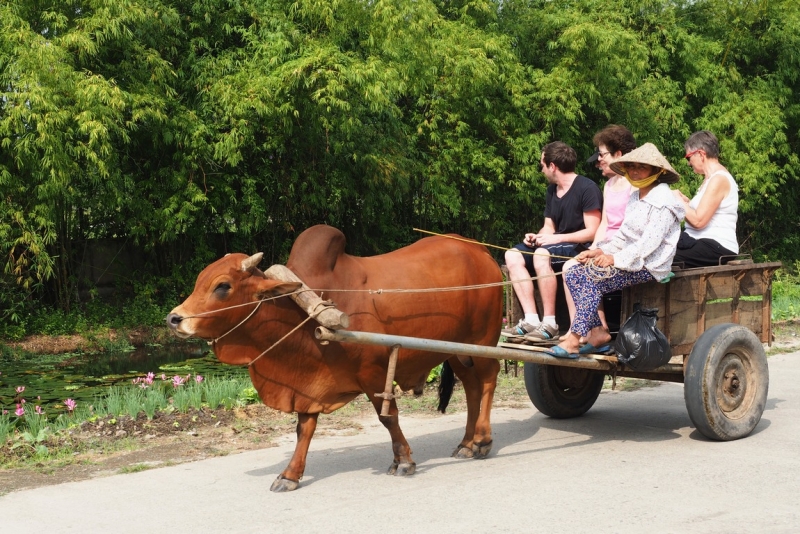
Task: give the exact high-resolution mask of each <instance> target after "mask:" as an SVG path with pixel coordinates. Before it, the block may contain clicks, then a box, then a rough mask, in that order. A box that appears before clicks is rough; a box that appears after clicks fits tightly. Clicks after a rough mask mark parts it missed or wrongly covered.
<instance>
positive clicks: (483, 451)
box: [472, 441, 492, 460]
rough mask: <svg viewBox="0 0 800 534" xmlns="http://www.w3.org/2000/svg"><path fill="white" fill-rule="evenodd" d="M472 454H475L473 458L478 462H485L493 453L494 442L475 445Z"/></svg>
mask: <svg viewBox="0 0 800 534" xmlns="http://www.w3.org/2000/svg"><path fill="white" fill-rule="evenodd" d="M472 452H473V453H474V456H473V458H475V459H476V460H483V459H484V458H486V457H487V456H489V453H490V452H492V442H491V441H488V442H487V443H482V444H476V445H473V451H472Z"/></svg>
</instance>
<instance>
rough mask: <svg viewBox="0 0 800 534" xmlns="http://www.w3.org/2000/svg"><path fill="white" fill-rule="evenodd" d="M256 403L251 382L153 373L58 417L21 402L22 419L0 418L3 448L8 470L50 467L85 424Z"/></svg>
mask: <svg viewBox="0 0 800 534" xmlns="http://www.w3.org/2000/svg"><path fill="white" fill-rule="evenodd" d="M254 402H260V401H259V400H258V396H257V395H256V393H255V390H254V389H253V387H252V384H251V383H250V380H249V378H247V377H239V378H217V377H211V378H210V379H204V378H203V377H199V375H198V377H195V378H194V379H190V377H189V376H188V375H187V376H186V377H185V378H184V377H179V376H175V377H172V378H171V379H166V380H160V379H156V378H154V376H153V375H152V374H150V375H148V376H147V377H145V378H142V379H141V380H139V381H138V382H136V383H134V384H131V385H129V386H112V387H110V388H108V394H107V395H106V396H105V397H102V398H97V399H96V400H95V402H94V404H93V405H91V406H79V407H76V408H75V409H74V410H73V411H71V412H69V413H67V414H60V415H58V416H57V417H55V418H48V417H47V415H46V414H39V413H35V411H34V407H33V406H32V404H33V403H32V402H31V403H23V404H22V405H21V406H23V412H22V415H20V416H17V415H16V414H15V413H13V412H9V413H6V414H2V415H0V449H1V448H3V447H8V448H9V449H10V450H11V451H13V454H12V455H11V458H12V459H11V460H8V459H6V462H7V463H6V465H4V467H10V466H13V465H10V464H16V463H18V462H21V463H22V464H25V463H26V462H34V463H36V462H43V461H45V460H46V461H47V462H52V461H54V460H57V459H58V458H60V457H62V456H64V455H66V454H69V452H68V451H72V450H73V446H74V444H73V443H72V441H71V440H70V439H68V436H69V431H70V429H72V428H74V427H76V426H78V425H80V424H81V423H83V422H85V421H91V420H96V419H97V418H103V417H110V419H109V424H111V425H114V424H116V418H117V417H124V416H127V417H129V418H131V419H132V420H136V419H137V418H138V416H139V414H141V413H144V414H145V416H146V417H147V419H148V420H152V419H153V418H154V417H155V415H156V413H157V412H170V411H178V412H180V413H187V412H189V411H190V410H201V409H204V408H206V409H211V410H216V409H219V408H220V407H223V408H224V409H231V408H233V407H234V406H243V405H246V404H252V403H254ZM100 441H102V440H100ZM104 446H106V445H104ZM123 447H124V445H123ZM9 462H10V463H9Z"/></svg>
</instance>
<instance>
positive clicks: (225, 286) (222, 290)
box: [214, 282, 231, 295]
mask: <svg viewBox="0 0 800 534" xmlns="http://www.w3.org/2000/svg"><path fill="white" fill-rule="evenodd" d="M230 290H231V285H230V284H229V283H228V282H221V283H220V284H218V285H217V287H215V288H214V293H219V294H221V295H224V294H226V293H227V292H228V291H230Z"/></svg>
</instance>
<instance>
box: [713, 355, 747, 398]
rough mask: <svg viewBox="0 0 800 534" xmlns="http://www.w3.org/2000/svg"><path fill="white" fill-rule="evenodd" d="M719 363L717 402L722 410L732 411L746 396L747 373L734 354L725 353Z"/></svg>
mask: <svg viewBox="0 0 800 534" xmlns="http://www.w3.org/2000/svg"><path fill="white" fill-rule="evenodd" d="M720 363H721V365H720V367H719V369H720V371H719V373H720V374H719V376H720V380H719V382H718V385H717V403H718V406H719V407H720V409H721V410H722V411H723V412H733V411H735V410H736V409H738V408H739V407H740V406H741V405H742V402H743V401H744V399H745V398H746V396H747V380H746V377H747V373H746V370H745V368H744V365H743V363H742V360H741V359H740V358H739V357H738V356H737V355H736V354H727V355H726V356H725V357H724V358H723V360H722V362H720Z"/></svg>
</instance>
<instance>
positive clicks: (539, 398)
mask: <svg viewBox="0 0 800 534" xmlns="http://www.w3.org/2000/svg"><path fill="white" fill-rule="evenodd" d="M604 379H605V374H604V373H601V372H597V371H590V370H588V369H579V368H576V367H561V366H558V365H539V364H535V363H528V362H526V363H525V389H527V390H528V397H530V399H531V402H532V403H533V405H534V406H536V409H537V410H539V411H540V412H542V413H543V414H544V415H546V416H548V417H555V418H556V419H567V418H570V417H578V416H579V415H583V414H585V413H586V412H587V411H588V410H589V408H591V407H592V405H593V404H594V401H596V400H597V396H598V395H600V390H601V389H603V380H604Z"/></svg>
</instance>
